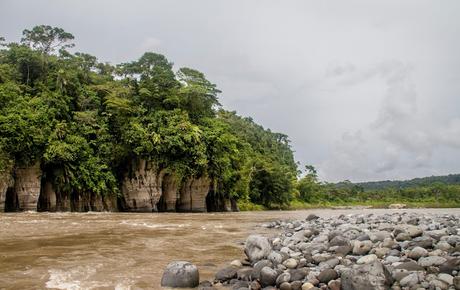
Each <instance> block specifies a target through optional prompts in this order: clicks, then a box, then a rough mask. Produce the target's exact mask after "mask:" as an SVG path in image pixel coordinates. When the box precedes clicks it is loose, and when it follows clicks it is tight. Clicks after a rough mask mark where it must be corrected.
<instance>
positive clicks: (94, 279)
mask: <svg viewBox="0 0 460 290" xmlns="http://www.w3.org/2000/svg"><path fill="white" fill-rule="evenodd" d="M388 211H390V210H380V209H379V210H376V209H365V210H305V211H264V212H241V213H203V214H184V213H143V214H137V213H31V212H26V213H0V289H117V290H118V289H119V290H121V289H161V287H160V280H161V275H162V273H163V269H164V267H165V266H166V265H167V264H168V263H169V262H170V261H173V260H187V261H190V262H192V263H194V264H196V265H197V266H198V268H199V271H200V279H201V280H206V279H207V280H212V278H213V275H214V273H215V272H216V271H217V270H218V269H219V267H222V266H223V265H225V264H228V263H229V262H230V261H232V260H234V259H243V258H244V256H243V255H244V254H243V251H242V247H243V242H244V240H245V239H246V237H247V236H248V235H249V234H251V233H264V234H267V235H270V236H272V235H275V234H276V233H277V232H276V231H274V230H269V229H265V228H263V227H260V226H259V225H260V224H261V223H264V222H268V221H272V220H276V219H291V218H305V217H306V216H307V215H308V214H310V213H315V214H317V215H320V216H330V215H339V214H349V213H385V212H388ZM410 211H416V212H420V214H424V213H426V212H428V211H429V212H432V213H456V214H460V209H428V210H427V209H415V210H410Z"/></svg>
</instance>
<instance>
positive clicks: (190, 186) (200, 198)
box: [177, 176, 211, 212]
mask: <svg viewBox="0 0 460 290" xmlns="http://www.w3.org/2000/svg"><path fill="white" fill-rule="evenodd" d="M210 186H211V180H210V179H209V178H208V177H207V176H202V177H199V178H192V177H190V178H187V179H186V180H185V182H184V184H183V185H182V188H181V189H180V198H179V201H178V204H177V211H190V212H206V211H207V208H206V196H207V195H208V193H209V190H210Z"/></svg>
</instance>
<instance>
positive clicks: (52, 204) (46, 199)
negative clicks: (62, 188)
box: [38, 181, 57, 211]
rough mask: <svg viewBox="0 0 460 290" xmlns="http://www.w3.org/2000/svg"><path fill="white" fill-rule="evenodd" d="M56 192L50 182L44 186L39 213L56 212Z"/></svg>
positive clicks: (39, 200) (39, 203)
mask: <svg viewBox="0 0 460 290" xmlns="http://www.w3.org/2000/svg"><path fill="white" fill-rule="evenodd" d="M56 209H57V208H56V192H55V191H54V188H53V184H52V183H51V182H50V181H45V182H44V183H43V184H42V189H41V193H40V198H39V199H38V210H39V211H56Z"/></svg>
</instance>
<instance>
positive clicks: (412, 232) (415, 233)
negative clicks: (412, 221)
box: [405, 226, 423, 238]
mask: <svg viewBox="0 0 460 290" xmlns="http://www.w3.org/2000/svg"><path fill="white" fill-rule="evenodd" d="M405 230H406V232H407V234H409V236H410V237H411V238H416V237H419V236H421V235H422V234H423V231H422V229H421V228H419V227H415V226H409V227H407V228H406V229H405Z"/></svg>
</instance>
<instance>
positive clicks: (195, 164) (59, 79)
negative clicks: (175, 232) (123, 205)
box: [0, 25, 460, 210]
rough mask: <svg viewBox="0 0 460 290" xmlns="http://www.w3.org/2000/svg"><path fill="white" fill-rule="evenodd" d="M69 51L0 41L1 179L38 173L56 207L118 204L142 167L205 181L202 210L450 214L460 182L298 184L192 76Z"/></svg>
mask: <svg viewBox="0 0 460 290" xmlns="http://www.w3.org/2000/svg"><path fill="white" fill-rule="evenodd" d="M73 41H74V36H73V35H72V34H70V33H68V32H66V31H64V30H63V29H61V28H56V27H50V26H44V25H42V26H36V27H34V28H32V29H31V30H27V29H26V30H24V31H23V37H22V39H21V41H20V42H6V40H5V39H4V38H0V44H1V46H2V47H3V48H2V49H1V50H0V171H1V172H0V176H6V175H8V174H9V173H11V174H13V175H14V174H15V173H14V172H16V171H15V170H16V169H20V168H27V167H38V168H39V170H40V172H41V173H40V174H39V176H40V178H41V179H42V181H43V180H44V181H46V182H47V183H50V184H51V185H52V188H53V190H54V191H56V193H59V196H61V198H63V196H66V198H68V199H78V197H79V196H81V195H82V194H83V195H96V196H111V197H115V198H117V197H118V198H122V193H121V192H120V191H121V190H120V188H121V187H122V180H123V178H126V175H127V174H126V168H127V164H130V162H132V160H147V161H149V162H151V163H153V164H155V166H156V167H157V168H158V169H159V170H162V172H163V171H166V172H169V173H171V174H173V175H174V178H175V179H177V181H178V183H179V184H180V183H184V181H185V180H186V179H187V178H190V177H193V178H198V177H202V176H206V178H209V179H210V180H211V181H212V182H211V185H212V190H210V192H209V194H208V196H210V197H211V199H212V201H215V200H232V201H238V204H239V206H240V208H241V209H243V210H259V209H273V208H306V207H322V206H335V205H346V204H364V205H368V204H369V205H375V206H379V205H380V206H383V205H384V204H388V203H396V202H404V203H407V204H414V205H416V204H422V205H423V204H426V205H428V204H429V205H436V206H442V205H448V206H458V205H459V204H460V185H459V184H458V183H459V182H458V180H459V179H460V178H457V179H455V178H453V177H451V178H450V179H449V178H448V179H442V180H439V179H433V180H430V182H426V183H423V182H419V181H417V182H413V184H411V185H407V186H406V185H404V186H403V185H401V184H399V183H391V182H382V183H372V184H371V183H369V184H368V185H365V184H353V183H349V182H342V183H339V184H330V183H324V182H320V181H319V180H318V177H317V175H316V170H315V168H314V167H312V166H307V167H306V172H305V174H304V175H303V177H302V178H299V176H300V172H299V171H298V164H297V163H296V162H295V160H294V156H293V151H292V149H291V146H290V141H289V139H288V136H286V135H284V134H282V133H276V132H272V131H270V130H269V129H265V128H264V127H262V126H261V125H258V124H257V123H255V122H254V121H253V120H252V119H251V118H249V117H241V116H239V115H238V114H237V113H236V112H231V111H227V110H225V109H224V108H222V106H221V105H220V103H219V99H218V96H219V93H220V90H219V89H218V87H217V85H216V84H214V83H213V82H211V81H210V80H208V79H207V78H206V76H205V75H204V74H203V73H202V72H200V71H198V70H195V69H192V68H187V67H181V68H176V67H175V66H174V65H173V63H172V62H170V61H169V60H168V59H167V58H166V57H165V56H164V55H161V54H158V53H154V52H146V53H145V54H143V55H142V56H140V58H139V59H137V60H134V61H131V62H127V63H122V64H118V65H112V64H109V63H104V62H99V61H98V60H97V58H96V57H95V56H92V55H89V54H86V53H81V52H73V51H74V49H73V47H74V42H73ZM17 172H19V171H17ZM5 178H6V177H5ZM453 180H456V181H457V183H456V184H453V183H454V182H453ZM6 183H7V182H5V184H6ZM42 184H43V182H42ZM5 188H6V187H5ZM7 199H8V197H7Z"/></svg>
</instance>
